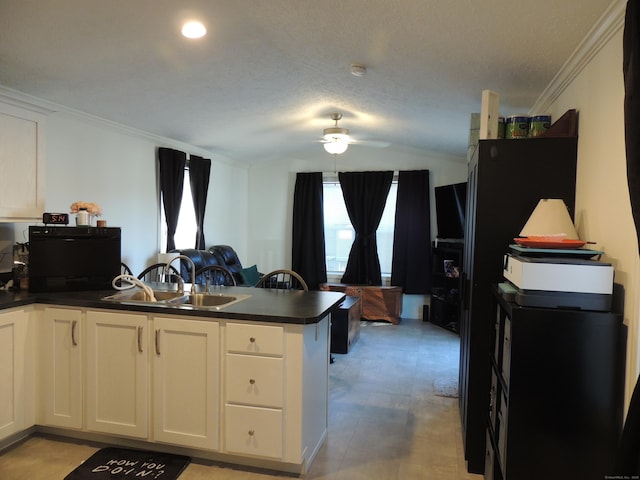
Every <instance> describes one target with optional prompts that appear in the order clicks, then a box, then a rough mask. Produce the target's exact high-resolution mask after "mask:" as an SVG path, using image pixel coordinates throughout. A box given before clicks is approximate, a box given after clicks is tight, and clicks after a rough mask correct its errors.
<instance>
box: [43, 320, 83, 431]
mask: <svg viewBox="0 0 640 480" xmlns="http://www.w3.org/2000/svg"><path fill="white" fill-rule="evenodd" d="M39 323H40V336H39V338H40V342H41V343H40V348H39V350H40V352H41V355H42V358H41V368H42V372H43V375H42V382H43V401H44V423H45V424H47V425H51V426H56V427H66V428H75V429H80V428H82V423H83V422H82V419H83V403H82V395H83V391H84V382H83V368H82V363H83V355H82V352H83V344H84V340H83V337H82V311H81V310H79V309H71V308H57V307H55V308H54V307H45V308H44V311H43V318H41V320H40V322H39Z"/></svg>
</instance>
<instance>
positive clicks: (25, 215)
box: [0, 103, 45, 221]
mask: <svg viewBox="0 0 640 480" xmlns="http://www.w3.org/2000/svg"><path fill="white" fill-rule="evenodd" d="M0 146H1V148H0V221H28V220H38V219H40V220H41V219H42V212H43V210H44V192H45V189H44V180H45V163H44V149H45V116H44V115H42V114H40V113H36V112H33V111H30V110H26V109H23V108H18V107H15V106H13V105H7V104H4V103H0Z"/></svg>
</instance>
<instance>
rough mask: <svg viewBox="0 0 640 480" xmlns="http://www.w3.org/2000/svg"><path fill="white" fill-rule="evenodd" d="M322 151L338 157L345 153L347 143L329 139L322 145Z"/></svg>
mask: <svg viewBox="0 0 640 480" xmlns="http://www.w3.org/2000/svg"><path fill="white" fill-rule="evenodd" d="M323 146H324V149H325V150H326V151H327V152H328V153H331V154H332V155H340V154H341V153H344V152H346V151H347V148H349V143H347V142H346V141H343V140H341V139H339V138H334V139H331V140H330V141H328V142H326V143H323Z"/></svg>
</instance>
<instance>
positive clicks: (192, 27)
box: [182, 21, 207, 38]
mask: <svg viewBox="0 0 640 480" xmlns="http://www.w3.org/2000/svg"><path fill="white" fill-rule="evenodd" d="M206 33H207V29H206V28H205V27H204V25H203V24H202V23H201V22H195V21H193V22H187V23H185V24H184V25H183V26H182V35H184V36H185V37H187V38H201V37H204V36H205V34H206Z"/></svg>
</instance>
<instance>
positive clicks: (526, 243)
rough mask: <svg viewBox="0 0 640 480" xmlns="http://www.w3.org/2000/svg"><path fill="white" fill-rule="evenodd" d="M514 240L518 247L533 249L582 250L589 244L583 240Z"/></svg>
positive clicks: (523, 238) (528, 238) (542, 238)
mask: <svg viewBox="0 0 640 480" xmlns="http://www.w3.org/2000/svg"><path fill="white" fill-rule="evenodd" d="M514 240H515V242H516V243H517V244H518V245H522V246H523V247H533V248H581V247H584V246H585V244H586V243H587V242H584V241H582V240H572V239H568V238H563V239H562V240H553V239H550V238H548V237H541V238H536V237H522V238H514Z"/></svg>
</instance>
